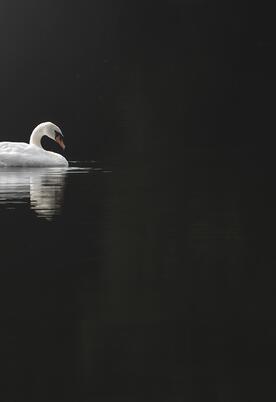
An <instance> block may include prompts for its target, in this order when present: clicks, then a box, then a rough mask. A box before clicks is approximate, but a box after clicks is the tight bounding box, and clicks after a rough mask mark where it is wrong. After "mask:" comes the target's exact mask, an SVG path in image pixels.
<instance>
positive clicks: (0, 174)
mask: <svg viewBox="0 0 276 402" xmlns="http://www.w3.org/2000/svg"><path fill="white" fill-rule="evenodd" d="M68 170H69V169H66V168H34V169H32V168H26V169H22V168H3V169H0V205H1V204H2V205H4V206H5V207H7V208H9V209H13V208H15V207H16V204H19V203H24V204H25V203H29V204H30V208H31V209H32V210H33V211H35V213H36V214H37V216H38V217H40V218H46V219H48V220H51V219H52V218H53V217H54V216H56V215H58V214H59V213H60V210H61V207H62V203H63V192H64V183H65V176H66V173H67V171H68Z"/></svg>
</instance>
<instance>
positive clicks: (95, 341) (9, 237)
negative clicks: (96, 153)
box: [0, 150, 276, 402]
mask: <svg viewBox="0 0 276 402" xmlns="http://www.w3.org/2000/svg"><path fill="white" fill-rule="evenodd" d="M256 160H258V159H257V158H256V155H251V154H247V155H243V154H241V153H239V152H232V153H231V152H225V153H224V154H222V153H217V152H216V151H211V150H209V151H208V150H207V151H206V150H205V151H203V150H190V151H186V152H185V153H184V154H183V159H182V160H181V161H178V162H176V161H174V162H171V163H167V162H166V161H164V163H160V162H159V163H156V161H155V162H152V161H150V160H147V161H143V163H141V165H139V164H137V163H131V162H128V164H127V165H123V164H120V163H114V164H112V166H108V167H107V166H104V165H103V164H100V163H97V162H93V163H91V162H89V163H88V162H87V163H82V164H81V163H79V162H77V161H76V162H73V163H71V167H70V168H68V169H17V168H16V169H15V168H14V169H1V171H0V221H1V236H0V240H1V271H0V275H1V277H0V297H1V321H2V325H1V335H0V340H1V342H0V345H1V365H2V372H3V374H2V376H1V393H2V394H3V397H2V399H1V400H3V401H5V402H8V401H9V402H12V401H16V402H18V401H25V400H28V401H39V402H43V401H45V402H46V401H47V402H48V401H51V402H52V401H57V402H60V401H78V402H82V401H85V402H87V401H96V402H97V401H101V402H102V401H130V402H131V401H141V402H142V401H143V402H144V401H157V400H158V401H170V402H173V401H177V402H178V401H184V400H185V401H204V400H213V401H231V402H232V401H243V402H244V401H261V400H262V401H268V400H269V401H270V400H273V399H270V398H271V395H273V394H274V395H275V390H274V378H272V377H271V368H270V367H271V364H273V363H274V361H275V336H276V326H275V279H276V278H275V276H276V275H275V261H276V258H275V257H276V254H275V246H274V242H275V235H274V228H275V217H276V214H275V207H274V206H275V195H274V192H273V185H274V184H273V175H272V173H271V174H270V175H269V174H267V171H270V169H265V168H268V167H269V166H267V165H266V166H264V164H263V163H262V164H261V165H260V164H258V162H257V163H256Z"/></svg>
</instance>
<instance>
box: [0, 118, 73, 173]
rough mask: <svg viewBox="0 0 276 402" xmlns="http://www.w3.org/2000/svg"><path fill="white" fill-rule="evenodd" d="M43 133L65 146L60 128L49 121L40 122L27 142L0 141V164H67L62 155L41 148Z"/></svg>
mask: <svg viewBox="0 0 276 402" xmlns="http://www.w3.org/2000/svg"><path fill="white" fill-rule="evenodd" d="M44 135H46V136H47V137H49V138H51V139H52V140H54V141H56V142H57V143H58V144H59V145H60V146H61V148H62V149H64V148H65V145H64V142H63V135H62V132H61V130H60V128H59V127H58V126H56V125H55V124H53V123H50V122H46V123H41V124H39V125H38V126H37V127H36V128H35V129H34V131H33V132H32V135H31V138H30V143H29V144H27V143H25V142H0V166H68V162H67V160H66V159H65V158H64V157H63V156H62V155H60V154H57V153H55V152H51V151H46V150H45V149H43V148H42V146H41V138H42V137H43V136H44Z"/></svg>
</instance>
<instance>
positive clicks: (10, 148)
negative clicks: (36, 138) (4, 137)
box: [0, 141, 30, 154]
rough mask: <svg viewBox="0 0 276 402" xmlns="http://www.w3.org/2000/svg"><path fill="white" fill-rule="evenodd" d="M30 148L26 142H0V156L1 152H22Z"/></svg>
mask: <svg viewBox="0 0 276 402" xmlns="http://www.w3.org/2000/svg"><path fill="white" fill-rule="evenodd" d="M29 147H30V144H27V143H26V142H10V141H4V142H0V154H1V153H2V152H8V153H12V152H20V153H21V152H24V151H26V150H27V149H28V148H29Z"/></svg>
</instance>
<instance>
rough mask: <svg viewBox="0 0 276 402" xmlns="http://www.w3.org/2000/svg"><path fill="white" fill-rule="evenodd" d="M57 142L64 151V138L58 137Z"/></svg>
mask: <svg viewBox="0 0 276 402" xmlns="http://www.w3.org/2000/svg"><path fill="white" fill-rule="evenodd" d="M56 142H57V143H58V145H59V146H60V147H61V148H62V149H63V150H64V149H65V144H64V142H63V138H62V136H61V135H60V134H57V135H56Z"/></svg>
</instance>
